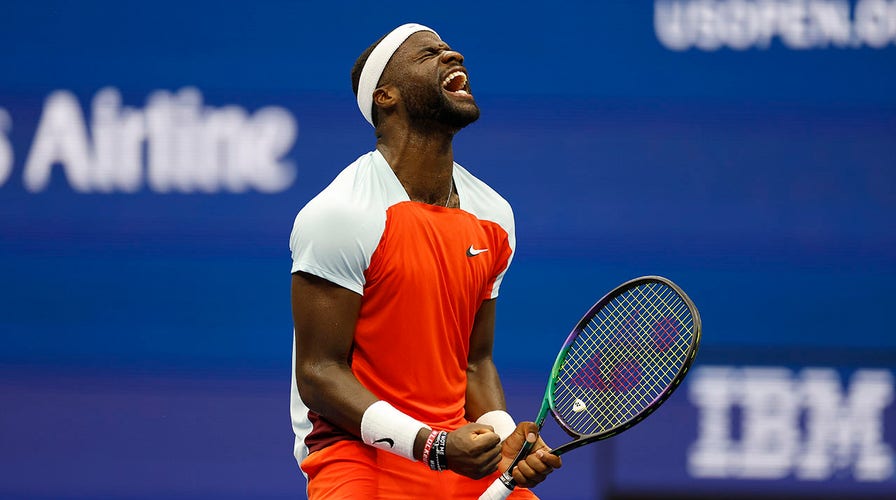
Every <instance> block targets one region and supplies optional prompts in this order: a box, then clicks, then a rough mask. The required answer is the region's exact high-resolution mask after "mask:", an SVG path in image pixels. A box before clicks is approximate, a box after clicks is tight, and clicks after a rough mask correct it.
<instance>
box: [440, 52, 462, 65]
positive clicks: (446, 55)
mask: <svg viewBox="0 0 896 500" xmlns="http://www.w3.org/2000/svg"><path fill="white" fill-rule="evenodd" d="M441 60H442V62H443V63H444V64H448V63H451V62H454V63H457V64H463V62H464V56H463V55H462V54H461V53H460V52H458V51H456V50H446V51H445V52H442V57H441Z"/></svg>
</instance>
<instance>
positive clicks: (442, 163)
mask: <svg viewBox="0 0 896 500" xmlns="http://www.w3.org/2000/svg"><path fill="white" fill-rule="evenodd" d="M401 125H402V126H399V125H398V124H394V123H389V124H388V125H385V124H384V126H382V127H378V128H377V145H376V147H377V150H379V152H380V153H382V155H383V157H384V158H385V159H386V161H387V162H388V163H389V166H390V167H392V170H393V171H394V172H395V176H396V177H397V178H398V180H399V181H400V182H401V184H402V186H404V189H405V191H407V193H408V196H409V197H410V199H411V200H413V201H419V202H422V203H429V204H432V205H445V204H446V202H447V201H448V197H449V196H450V194H449V193H450V190H451V183H452V180H451V175H452V172H453V169H454V150H453V148H452V140H453V139H454V133H453V132H446V131H444V130H434V129H433V128H428V127H427V128H425V129H424V127H411V126H409V125H407V124H406V123H403V124H401Z"/></svg>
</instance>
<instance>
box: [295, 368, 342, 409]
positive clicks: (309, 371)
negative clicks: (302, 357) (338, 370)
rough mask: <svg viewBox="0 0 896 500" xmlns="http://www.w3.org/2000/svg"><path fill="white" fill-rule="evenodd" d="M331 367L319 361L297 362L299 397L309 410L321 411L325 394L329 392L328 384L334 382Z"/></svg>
mask: <svg viewBox="0 0 896 500" xmlns="http://www.w3.org/2000/svg"><path fill="white" fill-rule="evenodd" d="M329 371H330V370H329V369H328V368H327V367H325V366H321V365H320V364H319V363H310V362H305V363H302V362H298V363H296V374H295V376H296V387H297V388H298V390H299V397H300V398H302V402H303V403H305V406H307V407H308V409H309V410H311V411H313V412H315V413H321V411H322V408H321V406H322V404H323V395H324V394H326V393H327V390H328V386H329V385H330V384H332V381H333V379H334V375H333V374H332V373H329Z"/></svg>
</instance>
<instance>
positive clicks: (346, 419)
mask: <svg viewBox="0 0 896 500" xmlns="http://www.w3.org/2000/svg"><path fill="white" fill-rule="evenodd" d="M296 381H297V385H298V388H299V395H300V396H301V397H302V401H303V402H304V403H305V405H306V406H307V407H308V409H310V410H311V411H313V412H315V413H317V414H319V415H322V416H324V417H326V419H327V420H328V421H330V422H331V423H333V424H335V425H337V426H339V427H340V428H342V429H344V430H346V431H348V432H351V433H352V434H354V435H356V436H360V435H361V418H362V417H363V415H364V411H365V410H366V409H367V408H368V407H369V406H370V405H371V404H373V403H374V402H375V401H377V399H378V398H377V397H376V396H374V395H373V393H371V392H370V391H369V390H367V388H366V387H364V386H363V385H361V383H360V382H358V379H357V378H355V376H354V374H353V373H352V371H351V368H350V367H349V366H348V365H347V364H344V363H334V362H311V361H309V362H298V363H296Z"/></svg>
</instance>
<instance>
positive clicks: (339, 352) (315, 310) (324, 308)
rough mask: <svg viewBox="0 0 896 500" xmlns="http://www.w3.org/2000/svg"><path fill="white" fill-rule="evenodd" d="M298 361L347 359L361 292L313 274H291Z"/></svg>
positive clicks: (331, 361)
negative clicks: (358, 292)
mask: <svg viewBox="0 0 896 500" xmlns="http://www.w3.org/2000/svg"><path fill="white" fill-rule="evenodd" d="M291 296H292V314H293V325H294V326H295V335H296V346H297V349H296V359H297V361H302V362H309V361H318V360H320V362H326V363H337V362H344V363H346V364H347V363H348V361H349V354H350V352H351V346H352V342H353V338H354V331H355V323H356V321H357V319H358V311H359V310H360V308H361V296H360V295H358V294H357V293H355V292H353V291H351V290H348V289H346V288H343V287H341V286H338V285H336V284H334V283H331V282H329V281H327V280H325V279H323V278H320V277H317V276H314V275H312V274H308V273H304V272H297V273H294V274H293V275H292V293H291Z"/></svg>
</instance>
